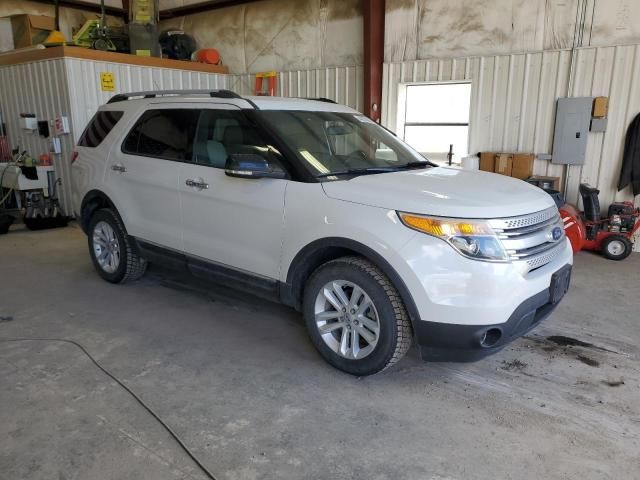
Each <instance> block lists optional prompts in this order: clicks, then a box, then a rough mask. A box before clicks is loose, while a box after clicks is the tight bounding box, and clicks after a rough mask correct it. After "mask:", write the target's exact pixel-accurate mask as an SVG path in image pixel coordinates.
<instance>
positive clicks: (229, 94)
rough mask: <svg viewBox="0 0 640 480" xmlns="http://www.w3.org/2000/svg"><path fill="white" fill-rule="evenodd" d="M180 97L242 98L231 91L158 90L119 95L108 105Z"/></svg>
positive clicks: (110, 100) (112, 98)
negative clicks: (135, 98) (137, 100)
mask: <svg viewBox="0 0 640 480" xmlns="http://www.w3.org/2000/svg"><path fill="white" fill-rule="evenodd" d="M180 95H208V96H210V97H213V98H240V99H242V97H241V96H240V95H238V94H237V93H236V92H232V91H231V90H158V91H149V92H130V93H119V94H117V95H114V96H113V97H111V98H110V99H109V101H108V102H107V103H117V102H124V101H125V100H129V99H130V98H132V97H142V98H156V97H164V96H180Z"/></svg>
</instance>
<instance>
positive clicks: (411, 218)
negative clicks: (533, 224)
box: [398, 212, 509, 262]
mask: <svg viewBox="0 0 640 480" xmlns="http://www.w3.org/2000/svg"><path fill="white" fill-rule="evenodd" d="M398 216H399V217H400V220H402V223H404V224H405V225H406V226H407V227H409V228H412V229H413V230H417V231H419V232H422V233H426V234H428V235H432V236H434V237H438V238H441V239H442V240H444V241H446V242H447V243H449V245H451V246H452V247H453V248H455V249H456V250H457V251H458V252H460V253H461V254H462V255H464V256H465V257H469V258H473V259H475V260H485V261H494V262H506V261H508V259H509V258H508V256H507V252H506V251H505V250H504V247H503V246H502V243H501V242H500V240H499V239H498V237H497V236H496V234H495V232H494V231H493V229H492V228H491V227H490V226H489V224H488V222H486V221H485V220H463V219H457V218H437V217H425V216H423V215H415V214H412V213H402V212H398Z"/></svg>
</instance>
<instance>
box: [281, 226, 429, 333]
mask: <svg viewBox="0 0 640 480" xmlns="http://www.w3.org/2000/svg"><path fill="white" fill-rule="evenodd" d="M349 255H357V256H360V257H363V258H365V259H367V260H369V261H370V262H372V263H373V264H374V265H376V266H377V267H378V268H380V269H381V270H382V272H383V273H384V274H385V275H386V276H387V277H388V278H389V280H391V282H392V283H393V285H394V287H396V289H397V290H398V293H399V294H400V297H401V298H402V301H403V302H404V304H405V307H406V308H407V312H408V314H409V318H410V319H411V322H412V323H413V322H414V321H416V320H419V314H418V309H417V307H416V304H415V302H414V301H413V297H412V295H411V293H410V292H409V289H408V288H407V285H406V284H405V282H404V280H402V277H400V275H399V274H398V272H396V270H395V269H394V268H393V267H392V266H391V264H390V263H389V262H388V261H387V260H386V259H385V258H384V257H383V256H382V255H380V254H379V253H377V252H376V251H375V250H373V249H372V248H370V247H368V246H366V245H364V244H362V243H360V242H358V241H355V240H351V239H349V238H342V237H328V238H322V239H319V240H315V241H313V242H311V243H310V244H308V245H306V246H305V247H304V248H302V249H301V250H300V251H299V252H298V253H297V254H296V256H295V257H294V259H293V260H292V261H291V264H290V265H289V269H288V272H287V279H286V282H285V283H284V284H282V285H281V292H280V296H281V300H282V302H283V303H285V304H287V305H290V306H292V307H294V308H296V309H297V310H300V309H301V307H302V297H303V295H304V285H305V283H306V281H307V279H308V278H309V277H310V276H311V274H312V273H313V272H314V271H315V270H316V269H317V268H318V267H320V266H321V265H323V264H325V263H326V262H328V261H331V260H335V259H336V258H340V257H345V256H349Z"/></svg>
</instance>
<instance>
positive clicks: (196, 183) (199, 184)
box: [184, 178, 209, 190]
mask: <svg viewBox="0 0 640 480" xmlns="http://www.w3.org/2000/svg"><path fill="white" fill-rule="evenodd" d="M184 183H186V184H187V186H188V187H194V188H197V189H198V190H207V189H208V188H209V184H208V183H207V182H205V181H204V180H202V181H201V180H193V179H191V178H189V179H188V180H187V181H186V182H184Z"/></svg>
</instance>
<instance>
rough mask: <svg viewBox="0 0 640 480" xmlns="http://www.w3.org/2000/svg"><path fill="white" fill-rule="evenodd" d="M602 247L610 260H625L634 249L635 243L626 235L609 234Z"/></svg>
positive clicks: (603, 252)
mask: <svg viewBox="0 0 640 480" xmlns="http://www.w3.org/2000/svg"><path fill="white" fill-rule="evenodd" d="M600 249H601V251H602V255H603V256H604V257H605V258H608V259H609V260H624V259H625V258H627V257H628V256H629V255H630V254H631V252H632V251H633V243H631V240H629V239H628V238H627V237H625V236H624V235H609V236H608V237H607V238H605V239H604V240H603V241H602V244H601V246H600Z"/></svg>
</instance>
